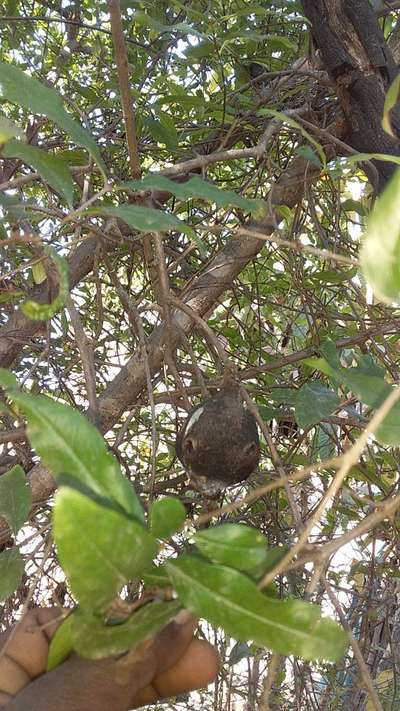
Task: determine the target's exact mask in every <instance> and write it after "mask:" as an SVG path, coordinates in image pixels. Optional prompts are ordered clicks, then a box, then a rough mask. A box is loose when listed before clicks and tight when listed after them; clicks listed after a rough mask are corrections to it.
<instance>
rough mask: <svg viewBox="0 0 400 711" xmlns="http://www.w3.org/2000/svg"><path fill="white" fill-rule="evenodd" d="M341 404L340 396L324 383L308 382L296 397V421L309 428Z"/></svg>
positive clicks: (304, 427)
mask: <svg viewBox="0 0 400 711" xmlns="http://www.w3.org/2000/svg"><path fill="white" fill-rule="evenodd" d="M339 405H340V398H339V397H338V396H337V395H336V393H334V392H333V391H332V390H329V388H327V387H326V386H325V385H323V384H322V383H320V382H318V381H315V382H312V383H306V384H305V385H303V387H302V388H301V389H300V390H299V391H298V393H297V398H296V408H295V412H296V422H297V424H298V425H299V427H301V428H302V429H307V428H308V427H312V426H313V425H316V424H317V422H321V420H323V419H324V418H325V417H329V415H331V414H332V412H334V411H335V410H336V409H337V408H338V407H339Z"/></svg>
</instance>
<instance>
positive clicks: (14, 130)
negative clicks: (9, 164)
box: [0, 114, 25, 147]
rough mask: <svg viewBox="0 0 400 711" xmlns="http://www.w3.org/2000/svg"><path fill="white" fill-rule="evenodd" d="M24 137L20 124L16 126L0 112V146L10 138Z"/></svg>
mask: <svg viewBox="0 0 400 711" xmlns="http://www.w3.org/2000/svg"><path fill="white" fill-rule="evenodd" d="M24 137H25V134H24V132H23V130H22V128H20V126H17V124H15V123H13V122H12V121H10V119H8V118H7V117H6V116H3V114H0V147H1V146H2V145H4V144H5V143H8V141H10V140H11V138H21V139H22V140H23V139H24Z"/></svg>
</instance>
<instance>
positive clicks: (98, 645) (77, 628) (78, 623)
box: [72, 601, 182, 659]
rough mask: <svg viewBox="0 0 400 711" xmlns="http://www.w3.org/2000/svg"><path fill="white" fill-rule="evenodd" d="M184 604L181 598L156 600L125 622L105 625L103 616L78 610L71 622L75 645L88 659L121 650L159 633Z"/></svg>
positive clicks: (98, 657)
mask: <svg viewBox="0 0 400 711" xmlns="http://www.w3.org/2000/svg"><path fill="white" fill-rule="evenodd" d="M181 608H182V605H181V603H180V602H179V601H173V602H160V601H155V602H151V603H148V604H147V605H144V606H143V607H141V608H140V609H139V610H137V611H136V612H134V613H133V615H131V616H130V617H129V618H128V619H127V620H126V621H125V622H123V623H121V624H113V625H105V624H104V622H103V620H102V619H101V618H100V617H98V616H95V615H92V614H90V612H87V611H85V610H78V611H77V614H76V615H74V619H73V626H72V642H73V645H74V649H75V651H76V652H78V654H80V656H81V657H86V658H89V659H101V658H103V657H109V656H111V655H115V654H122V653H123V652H126V651H127V650H129V649H133V648H134V647H136V645H138V644H139V643H140V642H143V641H144V640H146V639H150V638H151V637H153V636H154V635H155V634H157V632H159V631H160V630H161V629H162V628H163V627H165V626H166V625H167V624H168V623H169V622H171V621H172V620H173V618H174V617H175V616H176V615H177V614H178V612H179V610H180V609H181Z"/></svg>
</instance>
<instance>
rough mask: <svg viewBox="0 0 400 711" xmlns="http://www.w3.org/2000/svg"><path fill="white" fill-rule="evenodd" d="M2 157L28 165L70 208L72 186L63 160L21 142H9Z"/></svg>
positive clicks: (66, 164)
mask: <svg viewBox="0 0 400 711" xmlns="http://www.w3.org/2000/svg"><path fill="white" fill-rule="evenodd" d="M2 155H3V156H4V157H5V158H19V159H20V160H22V161H23V162H24V163H26V164H27V165H30V166H31V167H32V168H33V169H34V170H36V171H37V172H38V173H39V174H40V175H41V176H42V178H43V180H45V182H46V183H48V184H49V185H50V186H51V187H52V188H54V190H56V192H58V193H60V195H61V197H62V198H64V200H65V202H66V203H67V204H68V205H69V207H72V201H73V197H74V184H73V182H72V176H71V173H70V170H69V167H68V163H67V161H66V160H65V159H64V158H62V157H61V156H56V155H53V154H51V153H47V152H46V151H42V150H41V149H40V148H37V147H36V146H30V145H28V144H27V143H22V142H21V141H9V143H7V145H6V146H5V147H4V148H3V151H2Z"/></svg>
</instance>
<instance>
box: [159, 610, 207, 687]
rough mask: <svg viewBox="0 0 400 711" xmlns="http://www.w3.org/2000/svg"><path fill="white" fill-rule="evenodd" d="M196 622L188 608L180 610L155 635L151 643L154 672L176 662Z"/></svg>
mask: <svg viewBox="0 0 400 711" xmlns="http://www.w3.org/2000/svg"><path fill="white" fill-rule="evenodd" d="M197 624H198V619H197V617H195V616H194V615H193V614H192V613H191V612H189V611H188V610H181V611H180V612H179V613H178V614H177V615H176V617H174V619H173V621H172V622H170V623H169V625H167V626H166V627H164V629H162V630H161V631H160V632H159V633H158V634H157V635H156V638H155V640H154V642H153V644H152V651H153V653H154V656H155V659H156V672H155V673H156V674H160V673H161V672H163V671H165V670H166V669H169V668H170V667H172V666H174V664H176V662H177V661H178V659H179V658H180V657H181V656H182V655H183V654H184V652H185V651H186V649H187V648H188V646H189V644H190V642H191V641H192V639H193V634H194V632H195V631H196V628H197Z"/></svg>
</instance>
